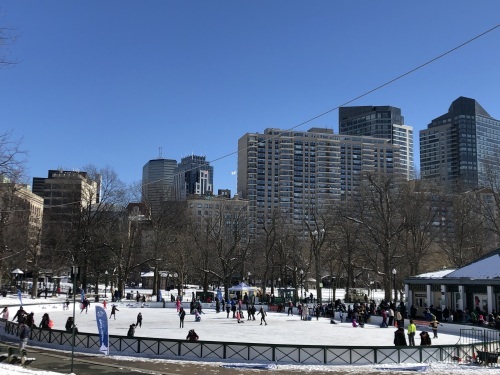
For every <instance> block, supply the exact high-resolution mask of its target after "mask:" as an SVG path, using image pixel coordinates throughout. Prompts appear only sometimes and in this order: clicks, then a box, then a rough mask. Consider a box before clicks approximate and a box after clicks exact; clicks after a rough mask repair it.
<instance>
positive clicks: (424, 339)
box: [420, 331, 432, 346]
mask: <svg viewBox="0 0 500 375" xmlns="http://www.w3.org/2000/svg"><path fill="white" fill-rule="evenodd" d="M431 345H432V341H431V336H429V332H427V331H423V332H420V346H431Z"/></svg>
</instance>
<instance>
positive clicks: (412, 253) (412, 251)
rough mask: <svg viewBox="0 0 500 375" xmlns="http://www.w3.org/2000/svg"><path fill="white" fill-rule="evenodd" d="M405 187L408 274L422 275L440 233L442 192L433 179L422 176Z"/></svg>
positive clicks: (403, 246) (404, 245)
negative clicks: (440, 192) (424, 265)
mask: <svg viewBox="0 0 500 375" xmlns="http://www.w3.org/2000/svg"><path fill="white" fill-rule="evenodd" d="M401 190H402V193H403V195H402V202H401V206H400V211H401V214H402V215H403V216H404V218H405V219H404V221H405V227H404V230H402V231H401V233H400V243H401V247H400V248H401V249H402V252H403V253H404V255H405V263H406V265H407V267H408V269H407V272H408V274H409V275H418V274H419V272H420V267H421V265H422V264H424V262H425V259H426V258H427V257H428V256H429V255H430V254H431V249H432V245H433V244H434V243H435V242H436V239H437V236H438V234H439V225H440V220H441V215H440V213H441V212H440V208H441V207H440V206H439V205H438V206H436V205H435V202H438V201H439V193H438V190H437V189H436V188H435V187H434V186H433V185H432V184H431V183H427V182H426V181H422V180H417V181H412V182H408V183H406V184H404V185H402V186H401ZM435 259H436V258H434V260H435Z"/></svg>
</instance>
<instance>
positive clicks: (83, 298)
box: [81, 288, 85, 302]
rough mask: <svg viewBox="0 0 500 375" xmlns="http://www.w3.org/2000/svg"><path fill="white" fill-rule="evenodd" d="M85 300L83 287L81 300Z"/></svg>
mask: <svg viewBox="0 0 500 375" xmlns="http://www.w3.org/2000/svg"><path fill="white" fill-rule="evenodd" d="M84 300H85V291H84V290H83V288H82V301H81V302H83V301H84Z"/></svg>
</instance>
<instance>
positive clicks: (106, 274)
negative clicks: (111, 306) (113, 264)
mask: <svg viewBox="0 0 500 375" xmlns="http://www.w3.org/2000/svg"><path fill="white" fill-rule="evenodd" d="M107 289H108V271H107V270H106V271H105V272H104V298H107V297H108V296H107V294H106V291H107Z"/></svg>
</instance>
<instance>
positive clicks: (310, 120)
mask: <svg viewBox="0 0 500 375" xmlns="http://www.w3.org/2000/svg"><path fill="white" fill-rule="evenodd" d="M498 27H500V24H497V25H495V26H493V27H491V28H489V29H487V30H486V31H483V32H482V33H480V34H478V35H476V36H474V37H472V38H470V39H468V40H466V41H465V42H463V43H461V44H459V45H457V46H455V47H453V48H451V49H449V50H447V51H445V52H443V53H441V54H440V55H438V56H436V57H434V58H432V59H430V60H428V61H426V62H424V63H422V64H420V65H418V66H416V67H414V68H412V69H410V70H408V71H406V72H405V73H403V74H400V75H398V76H396V77H394V78H392V79H390V80H389V81H386V82H385V83H383V84H381V85H379V86H376V87H375V88H373V89H370V90H368V91H365V92H364V93H362V94H360V95H358V96H356V97H354V98H352V99H349V100H348V101H346V102H344V103H342V104H339V105H337V106H335V107H333V108H331V109H329V110H327V111H325V112H322V113H320V114H318V115H316V116H314V117H311V118H309V119H308V120H305V121H302V122H301V123H298V124H297V125H295V126H293V127H291V128H289V129H287V130H283V131H280V132H278V134H276V135H274V136H273V137H270V138H269V139H270V140H272V139H276V138H278V137H279V136H280V135H281V134H282V133H285V132H288V131H291V130H294V129H296V128H298V127H299V126H302V125H305V124H308V123H310V122H312V121H314V120H317V119H319V118H321V117H323V116H326V115H327V114H329V113H331V112H333V111H335V110H337V109H339V108H340V107H343V106H346V105H348V104H351V103H352V102H355V101H357V100H359V99H361V98H363V97H365V96H368V95H370V94H372V93H374V92H376V91H378V90H380V89H382V88H384V87H386V86H389V85H391V84H392V83H394V82H396V81H399V80H400V79H402V78H404V77H406V76H408V75H410V74H412V73H415V72H416V71H418V70H420V69H422V68H424V67H426V66H427V65H430V64H432V63H434V62H436V61H437V60H440V59H442V58H443V57H445V56H447V55H449V54H451V53H453V52H455V51H457V50H459V49H460V48H462V47H465V46H466V45H468V44H470V43H472V42H474V41H475V40H477V39H479V38H481V37H483V36H485V35H487V34H489V33H491V32H492V31H494V30H496V29H497V28H498ZM247 149H248V147H245V148H242V149H238V150H236V151H233V152H231V153H229V154H225V155H222V156H220V157H218V158H215V159H213V160H210V161H208V162H207V163H215V162H217V161H219V160H223V159H225V158H228V157H230V156H232V155H235V154H237V153H238V152H241V151H244V150H247ZM160 155H161V151H160ZM195 169H196V168H192V169H189V170H187V172H189V171H192V170H195ZM165 179H166V178H161V179H159V180H155V181H150V182H148V183H145V184H141V187H144V186H147V185H151V184H155V183H158V182H161V181H163V180H165ZM74 203H78V202H74ZM74 203H66V204H61V205H55V206H51V208H52V207H60V206H65V205H69V204H74Z"/></svg>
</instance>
